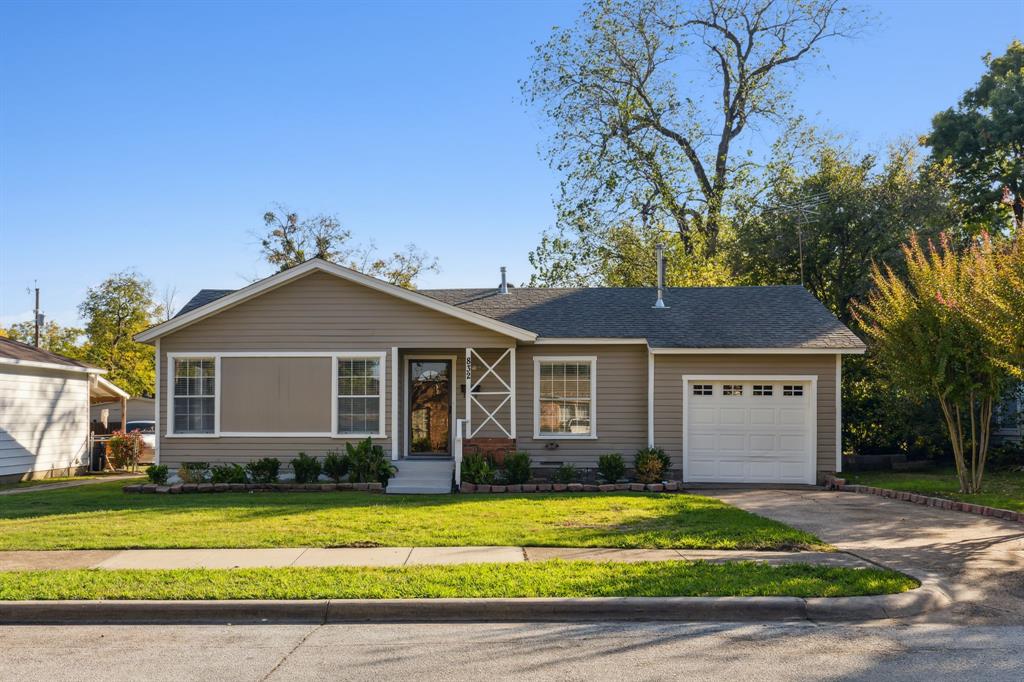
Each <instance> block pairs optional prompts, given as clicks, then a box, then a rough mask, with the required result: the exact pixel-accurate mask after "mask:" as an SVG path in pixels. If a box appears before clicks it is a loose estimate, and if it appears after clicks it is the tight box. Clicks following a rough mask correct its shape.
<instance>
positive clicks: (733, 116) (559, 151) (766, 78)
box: [523, 0, 863, 265]
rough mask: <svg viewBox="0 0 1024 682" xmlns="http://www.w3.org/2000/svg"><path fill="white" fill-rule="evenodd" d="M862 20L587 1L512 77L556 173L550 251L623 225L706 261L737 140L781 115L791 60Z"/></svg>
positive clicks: (806, 10)
mask: <svg viewBox="0 0 1024 682" xmlns="http://www.w3.org/2000/svg"><path fill="white" fill-rule="evenodd" d="M862 21H863V15H862V14H860V13H858V12H855V11H852V10H850V9H848V8H847V7H845V6H843V5H841V4H840V3H839V2H838V1H837V0H705V1H704V2H685V3H684V2H677V1H675V0H594V1H592V2H591V3H590V4H588V5H587V6H586V7H585V9H584V11H583V14H582V16H581V17H580V19H579V21H578V23H577V24H576V25H575V26H573V27H570V28H567V29H559V30H556V31H555V32H554V34H553V35H552V36H551V38H550V39H549V40H548V41H547V42H546V43H543V44H541V45H538V46H537V48H536V53H535V55H534V60H533V68H532V71H531V74H530V76H529V78H528V79H527V80H526V81H525V82H524V83H523V91H524V94H525V95H526V97H527V99H528V100H529V101H530V102H531V103H533V104H535V105H537V106H539V108H540V109H541V111H542V112H543V114H544V116H545V118H546V119H547V120H548V121H549V122H550V123H551V125H552V127H553V136H552V140H551V145H550V148H549V150H548V157H549V160H550V161H551V163H552V165H553V166H554V168H555V169H556V170H558V171H560V172H562V173H563V174H564V179H563V180H562V183H561V196H560V198H559V200H558V224H557V229H558V230H559V233H558V234H556V235H555V236H549V239H548V251H549V252H550V250H551V247H557V246H560V245H562V244H566V245H571V242H574V241H579V240H582V241H588V240H589V241H592V242H595V241H596V242H600V241H601V240H602V238H603V235H604V232H605V231H606V230H608V229H609V228H621V227H623V226H632V227H634V228H635V229H638V230H648V229H655V230H670V231H673V232H675V233H676V234H677V235H678V238H679V240H680V244H681V246H682V247H683V249H684V251H685V252H686V253H689V254H697V255H698V256H701V257H705V258H712V259H713V258H714V257H715V255H716V253H717V251H718V249H719V246H720V238H721V232H722V227H723V221H724V219H723V214H724V212H725V211H726V204H727V202H728V200H729V194H730V192H731V191H732V190H733V189H734V188H735V187H736V186H737V185H739V184H742V183H743V181H744V177H745V172H746V171H748V170H749V169H750V167H751V165H752V164H751V158H750V156H749V154H737V150H736V148H735V147H736V144H737V140H738V139H739V138H740V135H741V134H742V133H744V132H745V131H746V130H748V129H750V128H752V127H756V125H757V124H758V122H761V121H774V122H782V121H784V120H786V119H788V114H789V100H790V93H791V90H792V86H793V82H794V79H795V77H796V76H798V75H799V70H798V65H799V64H801V63H803V62H804V61H806V60H807V59H808V58H810V57H811V56H813V55H814V54H815V53H816V52H818V50H819V48H820V47H821V46H822V45H823V44H824V43H825V42H827V41H828V40H830V39H832V38H836V37H840V36H848V35H851V34H853V33H855V32H856V31H857V30H858V29H859V27H860V26H861V25H862ZM555 239H560V240H562V242H559V243H556V242H555V241H554V240H555ZM544 255H545V254H544V253H543V249H542V250H541V252H538V253H537V254H535V258H541V257H543V256H544ZM553 255H555V256H557V255H558V254H557V252H555V253H554V254H553ZM565 260H566V265H571V261H572V258H571V257H570V258H568V259H565Z"/></svg>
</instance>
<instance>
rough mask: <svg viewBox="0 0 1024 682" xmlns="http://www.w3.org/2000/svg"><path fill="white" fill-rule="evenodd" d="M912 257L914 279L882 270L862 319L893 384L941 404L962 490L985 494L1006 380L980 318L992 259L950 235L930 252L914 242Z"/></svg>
mask: <svg viewBox="0 0 1024 682" xmlns="http://www.w3.org/2000/svg"><path fill="white" fill-rule="evenodd" d="M904 254H905V258H906V268H907V277H906V280H904V279H902V278H900V277H898V276H897V275H896V274H895V272H893V270H892V268H889V267H881V268H880V267H876V268H875V269H874V271H873V273H872V280H873V283H874V285H875V288H874V289H873V290H872V292H871V293H870V294H869V295H868V296H867V298H866V300H865V301H864V302H863V303H858V304H856V305H855V314H856V316H857V319H858V320H859V321H860V323H861V326H862V328H863V329H864V330H865V331H866V332H867V334H868V335H869V336H870V337H871V338H872V340H873V341H874V344H875V348H874V349H875V352H876V357H877V359H878V361H879V363H880V364H881V366H882V367H883V368H884V369H885V371H886V372H887V373H888V374H889V375H890V377H891V378H892V381H893V383H894V384H896V385H897V386H899V387H900V388H901V389H902V390H904V391H905V392H906V393H907V394H908V395H909V396H911V397H915V398H927V397H934V398H936V399H937V400H938V402H939V405H940V407H941V409H942V414H943V417H944V420H945V424H946V428H947V430H948V432H949V438H950V443H951V445H952V448H953V459H954V461H955V462H956V468H957V475H958V477H959V481H960V491H961V492H964V493H975V492H978V491H980V490H981V484H982V478H983V475H984V470H985V459H986V456H987V454H988V442H989V435H990V432H991V425H992V410H993V406H994V403H995V401H996V400H998V399H999V398H1000V397H1001V396H1002V394H1003V392H1004V389H1005V378H1006V375H1005V373H1004V371H1003V370H1002V368H1001V367H1000V366H999V365H998V363H996V362H995V361H994V360H993V355H994V353H993V348H992V343H991V342H990V340H989V339H988V337H987V334H986V332H985V330H984V329H983V328H982V326H981V325H979V324H978V322H977V319H976V317H975V315H974V314H972V311H977V310H980V309H982V308H984V307H985V306H986V304H985V302H984V301H985V299H984V297H982V296H979V295H978V287H979V286H980V285H981V284H982V282H981V281H979V279H978V275H977V267H976V262H975V259H976V258H988V254H986V253H985V252H984V251H982V250H974V251H972V252H971V253H970V254H967V255H963V254H959V253H957V252H956V251H955V250H953V249H952V248H951V246H950V242H949V240H948V239H947V238H945V237H943V239H942V241H941V243H940V245H939V246H938V247H936V246H934V245H933V244H932V243H929V246H928V247H927V248H924V247H922V246H921V243H920V242H919V241H918V240H917V239H913V240H911V242H910V243H909V245H907V246H906V247H904Z"/></svg>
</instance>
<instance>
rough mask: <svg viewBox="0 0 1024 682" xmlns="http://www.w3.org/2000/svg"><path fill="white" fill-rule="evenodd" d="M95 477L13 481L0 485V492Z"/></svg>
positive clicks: (87, 479) (95, 476)
mask: <svg viewBox="0 0 1024 682" xmlns="http://www.w3.org/2000/svg"><path fill="white" fill-rule="evenodd" d="M96 478H97V475H95V474H94V475H91V476H58V477H54V478H33V479H30V480H28V481H15V482H14V483H0V491H3V490H11V489H13V488H34V487H36V486H37V485H51V484H53V483H68V482H70V481H95V480H96ZM128 482H129V481H127V480H122V481H121V483H122V484H127V483H128Z"/></svg>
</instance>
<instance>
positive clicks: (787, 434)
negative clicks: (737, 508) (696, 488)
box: [683, 377, 815, 484]
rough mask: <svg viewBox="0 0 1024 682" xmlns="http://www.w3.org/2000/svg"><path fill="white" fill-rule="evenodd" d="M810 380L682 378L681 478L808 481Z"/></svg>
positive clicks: (811, 421)
mask: <svg viewBox="0 0 1024 682" xmlns="http://www.w3.org/2000/svg"><path fill="white" fill-rule="evenodd" d="M812 389H813V384H812V382H811V381H810V380H808V379H783V380H780V379H774V378H772V379H769V378H763V379H757V378H754V379H748V378H730V379H724V380H723V379H720V378H715V379H710V378H708V379H702V378H700V377H692V378H691V377H686V378H685V379H684V382H683V390H684V391H685V392H686V393H685V397H684V400H683V403H684V404H685V406H686V407H685V423H684V429H683V431H684V433H683V437H684V463H683V469H684V471H683V476H684V478H685V480H687V481H694V482H715V483H811V484H813V483H814V482H815V471H814V469H815V467H814V419H815V414H814V412H815V410H814V396H813V390H812Z"/></svg>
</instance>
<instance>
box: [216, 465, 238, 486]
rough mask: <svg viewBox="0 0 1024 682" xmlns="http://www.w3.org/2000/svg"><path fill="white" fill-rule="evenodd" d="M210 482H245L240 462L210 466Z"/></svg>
mask: <svg viewBox="0 0 1024 682" xmlns="http://www.w3.org/2000/svg"><path fill="white" fill-rule="evenodd" d="M210 483H245V469H244V468H242V465H241V464H215V465H213V466H212V467H210Z"/></svg>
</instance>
